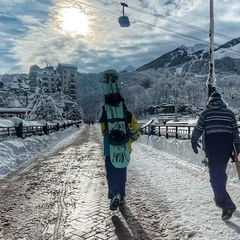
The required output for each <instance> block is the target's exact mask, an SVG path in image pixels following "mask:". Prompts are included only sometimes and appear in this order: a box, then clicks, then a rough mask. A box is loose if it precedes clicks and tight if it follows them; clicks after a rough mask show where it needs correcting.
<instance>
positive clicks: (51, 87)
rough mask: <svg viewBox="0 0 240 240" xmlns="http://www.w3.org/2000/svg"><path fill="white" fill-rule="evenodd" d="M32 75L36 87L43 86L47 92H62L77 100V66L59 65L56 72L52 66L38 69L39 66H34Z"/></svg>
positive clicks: (31, 71) (31, 70) (31, 69)
mask: <svg viewBox="0 0 240 240" xmlns="http://www.w3.org/2000/svg"><path fill="white" fill-rule="evenodd" d="M30 73H31V75H30V78H31V79H32V78H35V87H36V86H41V87H42V88H43V89H44V90H45V91H46V92H57V91H60V90H61V91H63V92H64V93H65V94H67V95H69V96H71V97H72V98H73V99H76V81H77V67H76V66H75V65H71V64H62V63H59V64H58V66H57V69H56V70H54V68H53V67H52V66H47V67H45V68H43V69H41V68H39V69H38V66H37V65H33V66H31V68H30V71H29V74H30Z"/></svg>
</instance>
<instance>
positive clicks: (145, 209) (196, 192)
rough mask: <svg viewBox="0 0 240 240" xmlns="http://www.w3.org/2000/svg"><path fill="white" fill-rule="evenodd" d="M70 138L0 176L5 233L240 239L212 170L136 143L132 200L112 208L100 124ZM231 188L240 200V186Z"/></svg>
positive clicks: (0, 229)
mask: <svg viewBox="0 0 240 240" xmlns="http://www.w3.org/2000/svg"><path fill="white" fill-rule="evenodd" d="M64 142H65V143H66V141H64ZM67 142H68V145H67V146H64V147H63V144H61V143H59V144H58V145H57V146H55V147H54V148H53V149H52V150H51V152H49V153H47V154H45V155H43V156H42V157H39V158H37V159H36V160H35V161H34V163H33V164H31V165H30V166H28V167H27V168H25V169H24V170H22V171H19V172H17V173H14V174H11V175H9V176H8V177H7V178H6V179H4V180H0V186H1V187H0V209H1V210H0V211H1V215H0V239H4V240H15V239H31V240H38V239H39V240H40V239H69V240H72V239H74V240H77V239H79V240H81V239H96V240H101V239H109V240H114V239H120V240H128V239H129V240H130V239H136V240H137V239H139V240H141V239H143V240H154V239H156V240H160V239H169V240H172V239H176V240H177V239H179V240H180V239H206V240H207V239H211V240H212V239H213V240H215V239H216V240H218V239H226V240H233V239H235V240H237V239H240V212H238V211H236V213H234V216H233V218H232V219H231V221H227V222H223V221H222V220H221V211H220V209H218V208H217V207H215V206H214V204H213V202H212V190H211V188H210V184H209V181H208V174H207V173H205V172H201V171H199V169H196V168H193V167H190V166H189V165H186V164H183V163H182V162H180V161H179V160H178V159H176V158H173V157H172V156H170V155H167V154H165V153H163V152H160V151H157V150H154V149H152V148H150V147H149V146H146V145H142V144H140V143H136V144H134V146H133V147H134V150H133V152H132V156H131V163H130V165H129V168H128V182H127V202H126V204H125V205H124V206H123V207H121V208H120V209H119V211H115V212H112V211H110V210H109V200H108V199H107V186H106V177H105V168H104V158H103V156H102V137H101V135H100V129H99V125H90V126H89V125H85V126H84V127H82V128H81V130H80V131H79V132H78V133H75V134H74V135H73V136H72V137H69V138H68V141H67ZM229 192H230V194H231V195H232V197H233V200H234V201H235V203H236V204H237V206H240V204H239V203H240V194H239V192H240V186H236V185H235V186H230V187H229Z"/></svg>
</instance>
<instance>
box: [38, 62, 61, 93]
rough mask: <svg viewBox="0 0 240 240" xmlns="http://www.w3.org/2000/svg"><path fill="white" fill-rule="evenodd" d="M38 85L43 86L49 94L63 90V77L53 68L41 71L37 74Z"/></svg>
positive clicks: (49, 67)
mask: <svg viewBox="0 0 240 240" xmlns="http://www.w3.org/2000/svg"><path fill="white" fill-rule="evenodd" d="M36 82H37V85H38V84H41V85H42V87H43V88H45V89H46V91H47V92H56V91H60V90H61V75H60V73H59V72H58V71H57V70H54V68H53V67H52V66H47V67H45V68H43V69H39V70H38V72H37V74H36Z"/></svg>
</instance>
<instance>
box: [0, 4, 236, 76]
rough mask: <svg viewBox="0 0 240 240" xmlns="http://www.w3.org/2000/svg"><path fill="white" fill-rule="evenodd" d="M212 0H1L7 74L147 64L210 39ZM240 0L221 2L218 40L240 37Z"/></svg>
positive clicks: (1, 70)
mask: <svg viewBox="0 0 240 240" xmlns="http://www.w3.org/2000/svg"><path fill="white" fill-rule="evenodd" d="M209 2H210V1H202V0H151V1H147V0H135V1H131V2H130V1H129V2H127V1H125V3H126V4H128V7H125V8H124V14H125V16H128V17H129V19H130V23H131V25H130V27H128V28H121V27H120V25H119V23H118V18H119V17H120V16H122V14H123V11H122V10H123V9H122V6H121V5H120V2H117V1H116V0H71V1H69V0H11V1H9V0H1V9H0V40H1V41H0V74H5V73H28V72H29V68H30V66H32V65H34V64H37V65H39V66H40V67H41V68H44V67H46V66H47V65H52V66H54V67H56V66H57V65H58V63H68V64H74V65H76V66H77V67H78V72H81V73H99V72H102V71H104V70H106V69H109V68H113V69H116V70H117V71H120V70H122V69H124V68H125V67H127V66H129V65H131V66H134V67H136V68H137V67H141V66H142V65H144V64H146V63H148V62H150V61H152V60H154V59H156V58H158V57H160V56H161V55H163V54H164V53H166V52H169V51H171V50H174V49H175V48H177V47H179V46H181V45H185V46H192V45H194V44H196V43H206V44H208V42H209V36H208V32H209V22H210V20H209V19H210V17H209V12H210V10H209V9H210V4H209ZM239 11H240V5H239V1H238V0H218V1H216V0H215V3H214V20H215V43H216V44H218V45H220V44H223V43H225V42H227V41H229V40H231V39H233V38H236V37H239V24H240V16H239Z"/></svg>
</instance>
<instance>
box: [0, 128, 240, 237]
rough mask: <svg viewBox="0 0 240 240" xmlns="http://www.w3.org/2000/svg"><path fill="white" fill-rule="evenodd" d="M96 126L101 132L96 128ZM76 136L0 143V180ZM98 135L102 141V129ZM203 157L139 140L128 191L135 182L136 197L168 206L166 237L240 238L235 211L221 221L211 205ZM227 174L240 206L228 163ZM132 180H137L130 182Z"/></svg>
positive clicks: (185, 147)
mask: <svg viewBox="0 0 240 240" xmlns="http://www.w3.org/2000/svg"><path fill="white" fill-rule="evenodd" d="M81 127H82V128H84V126H81ZM94 127H96V128H97V129H99V125H98V124H96V125H94ZM80 131H81V130H80ZM59 134H60V135H59ZM74 134H77V133H76V128H75V127H72V128H69V129H67V130H65V131H64V132H62V133H61V132H59V133H54V134H50V135H48V136H42V137H34V138H29V139H27V138H26V139H25V140H20V139H14V140H9V141H4V142H1V143H0V159H1V161H0V162H1V167H0V171H1V176H2V177H4V176H5V175H6V173H7V172H8V171H14V170H15V169H17V168H18V167H19V166H22V165H21V164H23V162H25V165H26V164H27V163H29V162H30V161H33V160H34V157H35V156H36V154H43V153H44V152H46V151H49V150H50V149H51V148H52V147H53V144H56V143H59V144H60V145H62V146H64V145H67V143H68V142H69V138H67V136H74ZM96 137H100V129H99V136H96ZM65 139H67V140H65ZM67 141H68V142H67ZM99 154H102V152H101V153H99ZM2 159H3V160H4V161H3V160H2ZM203 159H204V153H203V152H200V153H199V154H198V155H196V154H194V153H193V151H192V149H191V145H190V142H189V140H177V139H166V138H165V137H160V138H159V137H157V136H149V137H148V136H141V138H140V139H139V140H138V142H137V143H134V145H133V152H132V156H131V163H130V165H129V168H128V176H129V177H128V187H127V188H128V191H129V189H130V190H131V187H132V186H133V185H134V184H135V185H136V184H137V185H138V184H139V189H137V191H139V193H140V194H141V191H146V192H147V194H148V196H149V197H151V198H153V200H154V199H155V200H156V199H158V200H159V201H161V202H162V204H164V205H167V206H169V207H170V208H172V209H171V210H170V211H169V212H168V213H166V214H168V218H169V223H168V224H167V225H166V226H164V228H165V229H168V232H169V233H166V234H167V235H166V238H165V239H187V238H186V236H185V237H184V238H175V237H176V236H174V234H173V233H174V229H175V228H176V229H178V228H179V226H185V228H186V229H188V238H189V239H206V240H208V239H209V240H210V239H211V240H212V239H213V240H218V239H224V240H237V239H240V212H239V211H238V210H237V211H236V212H235V213H234V214H233V217H232V219H231V220H230V221H226V222H224V221H222V220H221V210H220V209H219V208H217V207H216V206H215V205H214V203H213V194H212V190H211V187H210V183H209V176H208V170H207V167H205V166H204V164H203V163H202V160H203ZM228 175H229V181H228V191H229V193H230V195H231V196H232V198H233V200H234V202H235V204H236V205H237V206H240V186H239V181H238V179H237V174H236V171H235V168H234V164H233V163H229V165H228ZM136 176H137V177H138V178H137V181H139V182H134V181H135V180H134V179H135V178H136ZM144 182H149V186H151V188H150V189H149V188H148V189H141V184H143V183H144ZM148 200H149V199H148ZM176 231H177V230H176ZM170 232H172V233H170ZM171 234H173V235H171ZM156 239H157V238H156Z"/></svg>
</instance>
